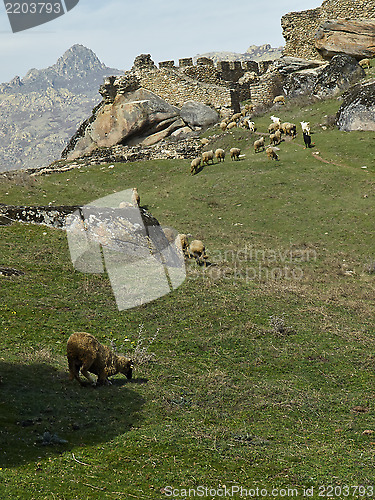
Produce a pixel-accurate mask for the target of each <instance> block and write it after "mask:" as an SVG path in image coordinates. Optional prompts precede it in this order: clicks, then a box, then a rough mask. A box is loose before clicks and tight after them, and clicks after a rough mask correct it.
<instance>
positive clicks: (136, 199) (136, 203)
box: [132, 188, 141, 207]
mask: <svg viewBox="0 0 375 500" xmlns="http://www.w3.org/2000/svg"><path fill="white" fill-rule="evenodd" d="M140 202H141V197H140V196H139V194H138V191H137V188H133V194H132V205H133V206H137V207H139V204H140Z"/></svg>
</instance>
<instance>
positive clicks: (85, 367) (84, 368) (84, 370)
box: [81, 360, 96, 385]
mask: <svg viewBox="0 0 375 500" xmlns="http://www.w3.org/2000/svg"><path fill="white" fill-rule="evenodd" d="M91 365H92V361H91V360H88V361H85V362H84V363H83V365H82V367H81V373H82V375H83V376H84V377H85V378H87V380H88V381H89V382H90V383H91V384H92V385H96V380H95V379H94V377H93V376H92V375H90V373H89V371H88V370H89V369H90V367H91Z"/></svg>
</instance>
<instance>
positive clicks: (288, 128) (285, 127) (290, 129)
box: [280, 122, 297, 138]
mask: <svg viewBox="0 0 375 500" xmlns="http://www.w3.org/2000/svg"><path fill="white" fill-rule="evenodd" d="M280 129H281V131H282V132H283V133H284V134H285V135H290V136H291V137H293V138H294V137H295V136H296V135H297V127H296V125H295V124H294V123H290V122H285V123H282V124H281V127H280Z"/></svg>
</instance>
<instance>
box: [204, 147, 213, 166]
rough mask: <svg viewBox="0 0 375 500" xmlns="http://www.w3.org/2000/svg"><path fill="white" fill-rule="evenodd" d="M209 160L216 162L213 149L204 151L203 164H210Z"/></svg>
mask: <svg viewBox="0 0 375 500" xmlns="http://www.w3.org/2000/svg"><path fill="white" fill-rule="evenodd" d="M209 161H211V163H214V152H213V150H212V149H211V151H204V152H203V153H202V165H204V164H205V163H207V165H208V162H209Z"/></svg>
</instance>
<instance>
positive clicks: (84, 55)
mask: <svg viewBox="0 0 375 500" xmlns="http://www.w3.org/2000/svg"><path fill="white" fill-rule="evenodd" d="M49 69H51V70H54V72H55V73H56V74H57V75H59V76H62V77H66V76H71V75H73V74H74V76H76V77H84V76H86V75H87V73H93V72H101V71H105V70H106V69H108V68H107V67H106V65H105V64H103V63H102V62H101V61H100V59H99V58H98V56H97V55H96V54H95V53H94V52H93V51H92V50H91V49H88V48H87V47H85V46H83V45H79V44H75V45H73V46H72V47H70V49H68V50H67V51H66V52H65V53H64V54H63V55H62V56H61V57H59V59H58V60H57V62H56V63H55V64H54V65H53V66H50V68H49Z"/></svg>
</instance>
